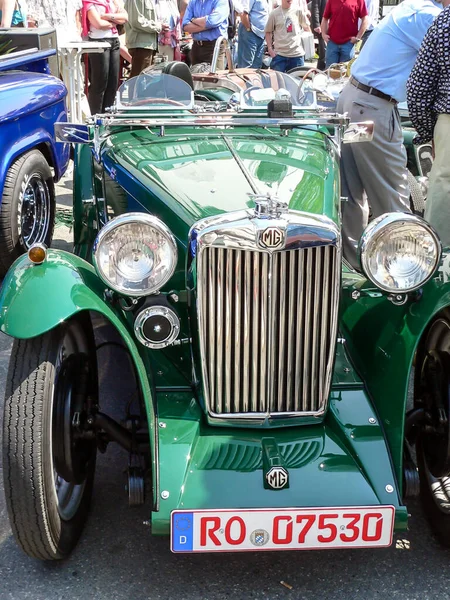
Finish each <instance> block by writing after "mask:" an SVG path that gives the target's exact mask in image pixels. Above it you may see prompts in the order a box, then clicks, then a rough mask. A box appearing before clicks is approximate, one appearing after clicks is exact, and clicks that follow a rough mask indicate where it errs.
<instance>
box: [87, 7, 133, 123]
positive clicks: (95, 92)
mask: <svg viewBox="0 0 450 600" xmlns="http://www.w3.org/2000/svg"><path fill="white" fill-rule="evenodd" d="M127 20H128V16H127V13H126V11H125V8H124V5H123V3H122V0H83V35H85V36H86V35H88V36H89V40H90V41H99V40H100V41H102V42H108V44H109V45H110V48H107V49H106V50H105V51H104V52H101V53H99V54H90V55H89V81H90V85H89V93H88V101H89V107H90V109H91V113H92V114H93V115H95V114H98V113H103V112H105V109H106V108H107V107H109V106H112V104H113V103H114V98H115V95H116V90H117V85H118V82H119V70H120V41H119V34H118V32H117V25H123V23H126V21H127Z"/></svg>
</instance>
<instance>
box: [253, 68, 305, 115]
mask: <svg viewBox="0 0 450 600" xmlns="http://www.w3.org/2000/svg"><path fill="white" fill-rule="evenodd" d="M254 75H255V76H254V77H253V79H252V82H251V83H252V84H253V85H250V86H249V87H248V88H247V89H246V90H245V91H244V92H243V94H242V101H241V106H242V107H245V108H252V107H259V108H260V107H261V106H267V105H268V104H269V102H270V101H271V100H274V99H277V100H283V99H288V100H290V101H291V102H292V107H293V108H311V107H313V106H314V104H315V97H314V93H313V91H312V90H311V89H310V88H309V87H308V86H302V85H301V79H298V78H294V77H292V76H291V75H288V74H287V73H281V72H279V71H262V70H258V71H256V72H255V74H254Z"/></svg>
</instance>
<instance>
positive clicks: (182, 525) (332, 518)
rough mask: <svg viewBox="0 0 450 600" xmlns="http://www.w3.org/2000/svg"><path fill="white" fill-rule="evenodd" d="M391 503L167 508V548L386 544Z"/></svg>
mask: <svg viewBox="0 0 450 600" xmlns="http://www.w3.org/2000/svg"><path fill="white" fill-rule="evenodd" d="M394 516H395V509H394V507H393V506H348V507H339V508H302V509H299V508H282V509H247V510H241V509H238V510H220V509H219V510H192V511H189V510H181V511H173V512H172V523H171V549H172V552H239V551H243V550H313V549H317V548H363V547H367V548H374V547H385V546H390V545H391V543H392V532H393V528H394Z"/></svg>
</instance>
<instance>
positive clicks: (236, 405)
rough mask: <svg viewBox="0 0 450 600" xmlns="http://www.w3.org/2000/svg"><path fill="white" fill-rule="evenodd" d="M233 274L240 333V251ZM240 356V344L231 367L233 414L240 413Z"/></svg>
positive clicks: (235, 323) (238, 251)
mask: <svg viewBox="0 0 450 600" xmlns="http://www.w3.org/2000/svg"><path fill="white" fill-rule="evenodd" d="M234 267H235V272H234V280H235V288H234V289H235V297H234V330H235V331H241V296H242V251H241V250H236V260H235V263H234ZM241 354H242V348H241V346H240V344H238V345H237V347H236V354H235V364H234V366H233V371H234V401H233V407H234V412H240V410H241V383H240V377H239V375H240V372H241Z"/></svg>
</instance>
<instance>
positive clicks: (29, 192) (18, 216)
mask: <svg viewBox="0 0 450 600" xmlns="http://www.w3.org/2000/svg"><path fill="white" fill-rule="evenodd" d="M0 208H1V210H0V275H4V274H5V273H6V271H7V270H8V269H9V267H10V266H11V264H12V263H13V262H14V261H15V260H16V258H17V257H18V256H20V255H21V254H23V253H25V252H27V251H28V249H29V248H30V246H32V245H33V244H36V243H43V244H45V245H46V246H50V244H51V241H52V237H53V228H54V221H55V188H54V183H53V177H52V173H51V171H50V167H49V166H48V163H47V161H46V159H45V157H44V155H43V154H42V153H41V152H39V150H32V151H31V152H27V153H26V154H24V155H23V156H21V157H20V158H18V159H17V160H16V161H15V162H14V163H13V164H12V165H11V166H10V168H9V169H8V172H7V174H6V177H5V185H4V189H3V197H2V199H1V207H0Z"/></svg>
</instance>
